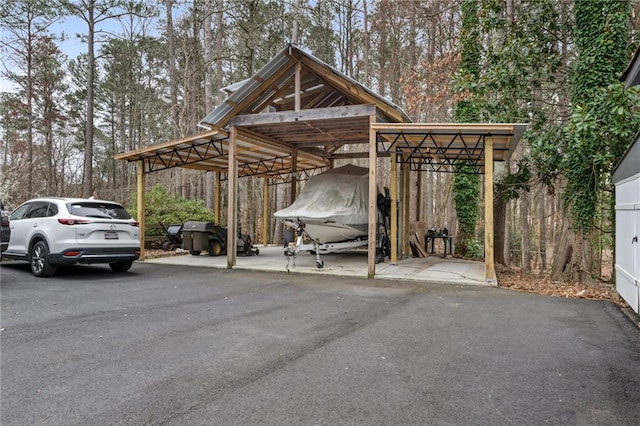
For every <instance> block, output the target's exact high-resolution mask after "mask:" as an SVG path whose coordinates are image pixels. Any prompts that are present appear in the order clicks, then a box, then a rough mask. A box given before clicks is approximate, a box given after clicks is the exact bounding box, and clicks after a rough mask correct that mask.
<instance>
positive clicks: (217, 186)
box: [213, 172, 222, 224]
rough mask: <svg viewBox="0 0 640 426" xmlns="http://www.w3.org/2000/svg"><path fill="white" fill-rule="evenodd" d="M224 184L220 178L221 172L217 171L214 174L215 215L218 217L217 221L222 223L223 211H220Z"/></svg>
mask: <svg viewBox="0 0 640 426" xmlns="http://www.w3.org/2000/svg"><path fill="white" fill-rule="evenodd" d="M221 185H222V181H221V179H220V172H215V175H214V188H213V191H214V197H215V199H214V200H213V215H214V216H215V218H216V222H217V223H218V224H221V223H222V217H221V216H220V214H221V211H220V206H221V204H222V200H221V199H220V190H221V188H220V186H221Z"/></svg>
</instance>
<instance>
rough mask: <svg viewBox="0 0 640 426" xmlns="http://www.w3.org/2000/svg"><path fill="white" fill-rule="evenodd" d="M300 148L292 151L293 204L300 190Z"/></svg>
mask: <svg viewBox="0 0 640 426" xmlns="http://www.w3.org/2000/svg"><path fill="white" fill-rule="evenodd" d="M297 175H298V148H293V151H291V204H293V202H294V201H295V200H296V195H297V190H298V176H297Z"/></svg>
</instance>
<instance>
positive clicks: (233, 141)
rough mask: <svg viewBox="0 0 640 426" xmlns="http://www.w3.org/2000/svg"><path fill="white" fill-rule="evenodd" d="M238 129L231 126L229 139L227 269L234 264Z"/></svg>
mask: <svg viewBox="0 0 640 426" xmlns="http://www.w3.org/2000/svg"><path fill="white" fill-rule="evenodd" d="M237 138H238V129H237V128H236V127H235V126H231V134H230V137H229V165H228V166H229V171H228V175H227V176H228V179H227V191H228V196H227V201H228V202H227V269H231V268H233V267H234V266H235V264H236V244H237V242H236V234H237V231H236V230H237V229H238V228H237V226H238V225H237V210H238V209H237V196H238V187H237V184H236V182H237V180H238V164H237V160H236V155H237V152H236V150H237V149H238V140H237Z"/></svg>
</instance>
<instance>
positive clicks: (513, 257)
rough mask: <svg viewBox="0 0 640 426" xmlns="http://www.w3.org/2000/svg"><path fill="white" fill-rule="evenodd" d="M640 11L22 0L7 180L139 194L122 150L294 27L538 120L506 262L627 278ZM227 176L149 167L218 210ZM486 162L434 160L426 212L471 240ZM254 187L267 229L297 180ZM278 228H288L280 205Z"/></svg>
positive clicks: (14, 28)
mask: <svg viewBox="0 0 640 426" xmlns="http://www.w3.org/2000/svg"><path fill="white" fill-rule="evenodd" d="M638 11H640V3H639V2H638V1H637V0H575V1H572V0H553V1H552V0H413V1H405V0H193V1H178V0H157V1H143V2H138V1H135V0H127V1H124V0H51V1H46V0H13V1H10V2H5V3H3V4H2V5H0V28H1V30H2V33H1V37H0V48H1V52H2V61H1V65H2V69H1V70H0V72H1V75H2V78H3V80H2V83H3V85H2V87H3V88H2V92H1V93H0V197H2V199H3V201H4V202H5V204H7V205H8V206H10V207H16V206H17V205H18V204H19V203H21V202H23V201H25V200H27V199H29V198H32V197H34V196H45V195H46V196H85V197H88V196H90V195H96V196H98V197H100V198H103V199H112V200H117V201H119V202H122V203H123V204H125V205H131V203H132V197H133V196H134V193H135V185H136V183H135V170H134V168H133V166H132V165H130V164H127V163H125V162H116V161H115V160H114V159H113V156H114V154H116V153H118V152H123V151H129V150H133V149H138V148H142V147H146V146H149V145H153V144H156V143H161V142H165V141H169V140H173V139H178V138H182V137H185V136H188V135H191V134H194V133H197V132H200V131H201V130H202V129H200V128H198V126H197V124H198V122H199V121H200V120H201V119H202V118H203V117H204V116H206V115H207V113H208V112H210V111H211V110H212V109H213V108H215V106H217V105H219V104H220V103H221V102H223V101H224V98H225V95H224V93H223V92H222V91H221V90H220V89H222V88H224V87H226V86H228V85H230V84H232V83H236V82H239V81H242V80H244V79H246V78H248V77H250V76H252V75H253V74H254V73H255V72H256V71H257V70H259V69H260V68H261V67H262V66H263V65H264V64H265V63H266V62H268V61H269V60H270V59H271V58H272V57H273V56H275V55H276V54H277V53H279V52H280V51H281V50H282V49H283V48H284V47H285V46H286V45H287V43H293V44H295V45H296V46H298V47H300V48H302V49H304V50H306V51H308V52H309V53H311V54H312V55H314V56H316V57H317V58H319V59H321V60H322V61H324V62H326V63H327V64H329V65H331V66H333V67H335V68H336V69H338V70H339V71H341V72H343V73H344V74H346V75H348V76H350V77H352V78H353V79H355V80H357V81H359V82H360V83H362V84H364V85H365V86H367V87H369V88H371V89H372V90H374V91H375V92H377V93H379V94H381V95H383V96H385V97H386V98H388V99H389V100H391V101H392V102H394V103H395V104H397V105H399V106H401V107H402V108H403V109H404V110H405V111H406V112H407V114H408V115H409V116H410V117H411V119H412V120H414V121H415V122H456V121H457V122H521V123H528V124H529V130H528V131H527V132H526V134H525V135H524V137H523V139H522V141H521V142H520V145H519V147H518V149H517V152H516V153H515V154H514V156H513V157H512V159H511V161H510V162H509V163H507V164H503V165H498V168H497V173H496V175H497V176H496V179H495V182H494V185H495V189H496V202H495V205H494V208H495V220H496V239H495V241H496V253H495V259H496V262H498V263H501V264H505V265H514V266H517V267H519V268H521V269H522V270H523V271H532V270H533V271H536V272H539V273H541V274H550V275H551V277H553V279H558V280H563V281H567V282H576V281H580V282H590V281H593V280H599V279H604V280H609V279H612V278H613V277H612V274H611V271H612V262H613V256H614V255H615V254H614V253H613V247H614V233H613V230H614V226H615V224H614V219H615V217H614V214H613V212H614V210H613V206H614V199H613V198H614V197H613V187H612V183H611V172H612V170H613V168H614V167H615V165H616V164H617V162H618V161H619V159H620V158H621V157H622V155H623V153H624V151H625V149H626V148H627V147H628V146H629V145H630V143H631V142H632V141H633V138H634V136H635V134H636V132H637V130H638V128H639V125H640V114H639V108H640V95H639V93H638V91H637V90H636V89H630V90H625V89H624V87H623V85H622V84H621V83H620V82H619V78H620V76H621V74H622V73H623V71H624V70H625V67H626V65H627V64H628V63H629V61H630V60H631V58H632V57H633V52H634V49H635V48H636V46H637V34H638V29H639V27H640V19H639V18H638V13H637V12H638ZM70 52H73V53H71V54H70ZM77 52H81V53H77ZM360 165H365V166H366V163H365V164H360ZM461 167H463V166H461ZM212 175H213V174H212V173H204V172H196V171H187V170H182V169H172V170H168V171H162V172H157V173H153V174H150V175H149V177H148V179H147V182H148V185H149V187H150V188H155V190H156V191H159V193H160V197H163V196H167V197H168V196H176V197H184V198H190V199H199V200H202V202H203V204H204V205H205V206H206V208H208V209H209V210H212V209H213V184H214V183H213V176H212ZM380 175H381V180H383V181H384V180H385V179H386V180H388V179H389V172H388V171H382V173H380ZM418 179H420V183H418ZM480 179H481V178H480V177H478V176H471V177H470V176H469V175H464V174H459V173H434V172H425V173H422V174H420V176H419V177H417V176H414V177H413V182H412V187H413V188H414V189H413V191H416V190H417V188H419V189H420V190H421V191H422V198H421V199H423V200H425V204H424V205H423V206H415V205H413V206H412V209H411V211H412V213H411V214H412V217H411V219H412V220H413V221H424V222H426V223H427V224H428V225H429V226H432V225H433V226H436V227H438V228H440V227H445V226H446V227H448V228H449V229H451V231H452V232H453V233H454V234H457V235H459V238H460V239H461V244H458V245H457V247H459V248H460V249H461V253H460V254H462V255H465V256H467V257H475V256H482V252H481V251H480V250H481V247H482V241H481V238H482V235H483V230H482V229H483V218H482V217H481V209H479V203H480V200H481V198H482V194H481V193H480V191H481V185H480ZM382 183H384V182H382ZM239 185H240V191H239V205H240V213H239V214H240V218H239V222H240V224H241V225H242V227H243V232H248V233H249V234H251V235H252V236H253V238H254V240H256V241H262V233H263V232H265V230H263V229H262V224H261V215H262V212H261V209H254V208H252V206H256V205H262V203H263V202H267V203H269V204H270V205H271V206H272V210H271V211H273V209H278V208H282V207H284V206H286V205H287V204H288V199H289V197H288V194H287V191H288V185H279V186H278V190H277V191H275V193H274V195H273V199H271V200H262V197H263V195H262V182H261V180H260V179H257V178H243V179H241V180H240V183H239ZM300 185H301V186H302V185H303V183H301V184H300ZM225 196H226V195H225V194H224V189H223V198H224V197H225ZM416 199H418V197H417V196H415V192H414V197H413V201H412V202H413V203H415V200H416ZM223 205H224V199H223ZM218 219H219V220H223V218H218ZM269 232H271V233H272V235H270V240H271V241H278V237H279V234H278V233H279V232H281V230H279V227H278V226H275V223H272V225H271V227H270V231H269Z"/></svg>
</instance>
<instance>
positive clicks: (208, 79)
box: [204, 3, 215, 211]
mask: <svg viewBox="0 0 640 426" xmlns="http://www.w3.org/2000/svg"><path fill="white" fill-rule="evenodd" d="M207 5H208V6H211V5H210V3H207ZM205 13H206V15H205V19H204V63H205V73H204V109H205V113H206V114H208V113H209V112H210V111H212V110H213V84H214V75H213V50H214V47H215V46H214V44H213V28H212V19H211V18H212V16H211V15H212V13H213V10H211V8H207V10H206V11H205ZM214 185H215V182H214V173H213V172H206V173H205V195H204V202H205V205H206V206H207V208H208V209H209V210H211V211H213V204H214V200H213V190H214Z"/></svg>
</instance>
